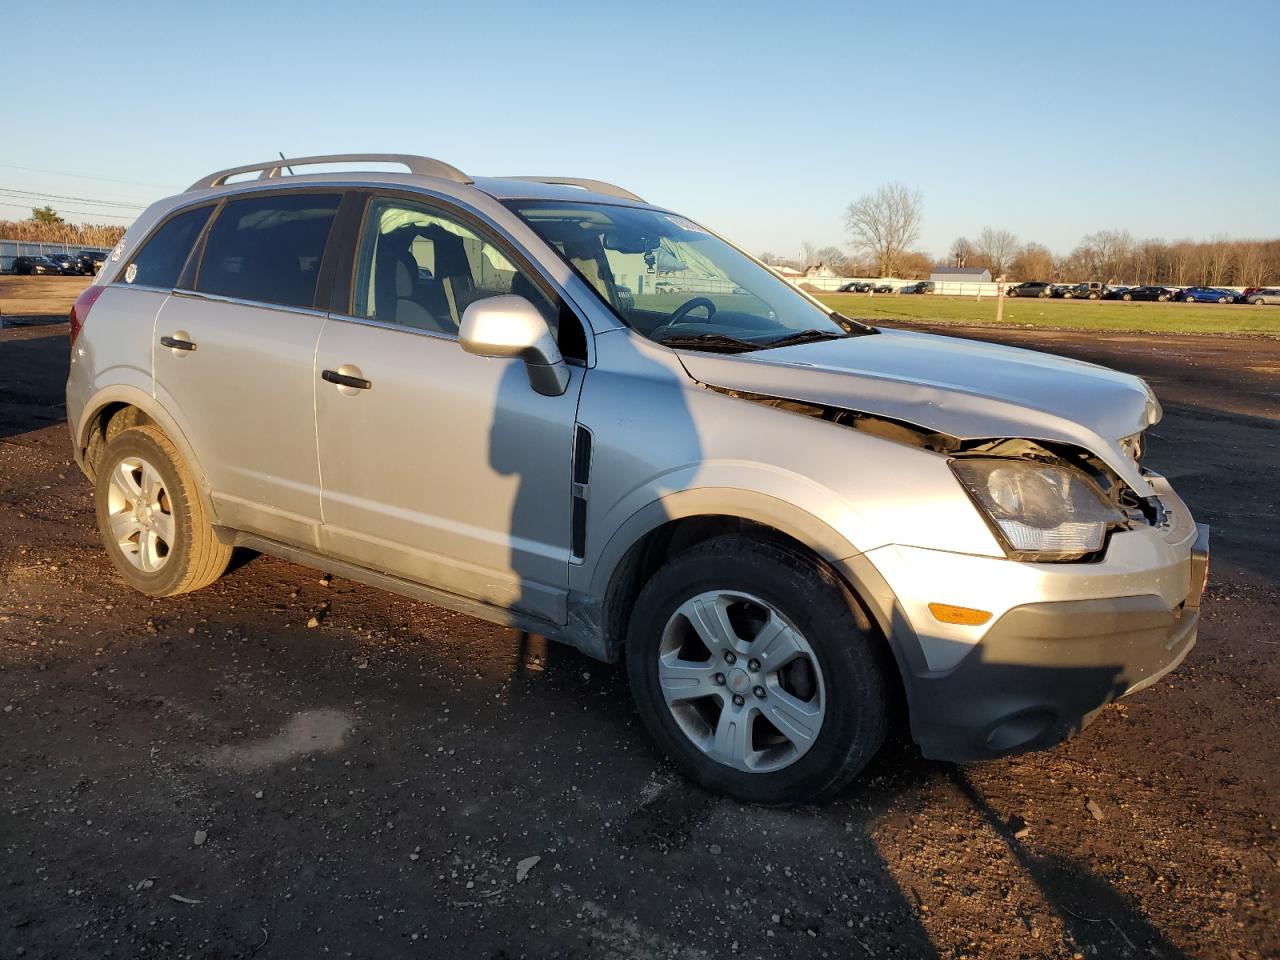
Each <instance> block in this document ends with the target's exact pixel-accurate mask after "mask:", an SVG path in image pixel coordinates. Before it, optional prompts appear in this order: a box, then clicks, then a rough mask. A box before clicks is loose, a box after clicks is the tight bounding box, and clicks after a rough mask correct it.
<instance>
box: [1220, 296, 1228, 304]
mask: <svg viewBox="0 0 1280 960" xmlns="http://www.w3.org/2000/svg"><path fill="white" fill-rule="evenodd" d="M1218 302H1219V303H1230V301H1229V300H1228V299H1227V298H1226V297H1219V298H1218Z"/></svg>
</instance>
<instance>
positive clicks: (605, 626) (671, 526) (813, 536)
mask: <svg viewBox="0 0 1280 960" xmlns="http://www.w3.org/2000/svg"><path fill="white" fill-rule="evenodd" d="M728 493H730V492H729V491H723V490H715V489H711V490H706V489H703V490H688V491H683V492H681V493H680V494H675V495H672V496H669V497H664V498H662V499H660V500H657V501H654V502H653V503H650V504H649V505H648V506H646V507H645V508H643V509H641V510H639V511H637V512H636V513H635V514H633V515H632V516H631V517H630V518H629V519H628V520H627V522H626V523H624V524H623V525H622V526H621V527H620V528H619V529H618V530H617V531H616V532H615V533H614V534H613V536H612V537H611V538H610V540H609V542H608V544H607V545H606V546H605V547H604V549H603V550H602V551H601V554H600V556H599V558H598V560H597V562H596V567H595V570H594V572H593V576H592V584H591V594H592V595H593V596H594V597H597V598H599V600H600V603H601V614H600V616H601V619H600V626H601V632H602V635H603V636H602V640H603V646H604V649H605V652H606V658H607V659H609V660H614V659H616V658H617V656H618V654H619V652H620V651H621V648H622V645H623V642H624V639H625V635H626V625H627V623H628V622H629V620H630V617H631V612H632V610H633V608H634V604H635V599H636V597H637V596H638V595H639V592H640V590H641V588H642V587H643V586H644V584H645V583H646V582H647V580H648V579H649V577H651V576H652V575H653V573H654V572H655V571H656V570H657V569H658V567H660V566H661V565H662V564H663V563H665V562H666V561H667V560H668V559H670V558H671V557H673V556H675V555H676V554H678V553H680V552H682V551H683V550H686V549H688V548H689V547H691V546H693V545H694V544H696V543H701V542H703V541H705V540H708V539H711V538H712V537H716V536H720V535H722V534H725V533H733V532H742V533H749V534H751V535H753V536H758V537H761V538H763V539H766V540H769V541H771V542H774V543H778V544H780V545H782V546H785V547H788V548H789V549H791V550H793V551H795V552H797V553H799V554H801V555H803V556H805V557H806V558H807V559H809V560H811V561H812V562H813V563H814V564H816V565H818V566H820V567H822V568H823V569H825V570H826V571H828V572H829V573H830V574H831V575H832V576H834V577H835V578H836V579H837V580H839V581H840V582H841V583H843V585H844V586H845V587H846V589H848V590H849V592H850V593H851V594H852V595H853V597H854V599H855V601H856V602H857V603H859V604H860V605H861V606H862V607H863V609H864V612H865V613H866V614H867V616H868V618H869V619H870V621H871V622H872V623H873V624H875V626H876V627H877V630H878V633H879V634H880V637H881V640H882V641H883V643H884V645H885V650H886V652H887V653H890V654H891V658H892V659H893V660H894V661H895V663H896V664H897V666H898V667H899V671H898V672H899V677H898V678H897V679H898V680H899V681H900V680H901V669H902V664H901V663H900V662H898V659H899V657H898V652H897V650H896V649H895V648H896V647H897V643H895V642H893V640H892V639H891V637H892V635H893V633H894V631H895V629H897V627H898V626H899V622H898V621H899V618H897V617H895V616H894V610H895V608H896V602H895V600H894V598H893V597H892V595H891V594H889V595H887V596H886V591H887V590H888V587H887V584H885V583H884V581H883V579H882V578H880V576H879V574H878V573H877V572H876V571H875V568H874V567H873V566H872V565H871V564H870V563H869V562H865V561H864V562H858V561H859V560H861V559H862V558H861V556H860V554H859V551H858V550H857V549H856V547H855V546H854V545H853V544H852V543H850V542H849V541H848V540H847V539H846V538H845V537H844V536H843V535H842V534H841V533H840V532H839V531H837V530H835V529H833V528H832V527H831V526H830V525H829V524H827V523H826V522H825V521H823V520H822V519H821V518H819V517H817V516H814V515H813V514H812V513H810V512H808V511H807V510H804V509H803V508H801V507H798V506H796V505H795V504H792V503H788V502H786V501H783V500H780V499H778V498H776V497H773V496H769V495H768V494H761V493H747V492H744V491H732V494H733V496H732V497H729V496H726V494H728ZM729 503H732V507H729Z"/></svg>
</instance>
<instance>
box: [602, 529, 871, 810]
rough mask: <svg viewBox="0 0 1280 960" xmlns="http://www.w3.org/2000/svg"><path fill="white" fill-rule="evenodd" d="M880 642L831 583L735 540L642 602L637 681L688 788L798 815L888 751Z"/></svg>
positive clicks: (799, 562)
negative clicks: (797, 806)
mask: <svg viewBox="0 0 1280 960" xmlns="http://www.w3.org/2000/svg"><path fill="white" fill-rule="evenodd" d="M878 643H879V639H878V637H877V635H876V634H875V631H874V629H873V628H872V626H871V623H870V622H869V620H868V619H867V617H866V614H865V613H864V612H863V611H862V608H861V607H860V606H859V605H858V603H857V601H856V600H855V599H854V598H853V597H852V596H851V595H850V594H849V592H848V591H847V590H846V589H845V587H844V586H843V584H841V583H840V582H839V581H838V580H836V578H835V577H834V576H833V575H832V574H831V573H830V572H828V571H826V570H825V569H823V568H821V567H819V566H818V565H817V564H816V563H814V562H812V561H811V560H809V559H807V558H805V557H803V556H801V555H800V554H799V553H796V552H793V551H792V550H790V549H788V548H785V547H782V546H779V545H777V544H773V543H768V542H761V541H758V540H752V539H748V538H745V537H740V536H729V537H721V538H718V539H715V540H712V541H709V542H707V543H705V544H701V545H699V546H696V547H694V548H692V549H691V550H689V551H688V552H686V553H684V554H681V555H680V556H678V557H676V558H675V559H674V560H672V561H670V562H669V563H668V564H667V565H666V566H664V567H663V568H662V569H660V570H659V571H658V572H657V573H656V574H655V575H654V576H653V578H652V579H651V580H650V581H649V583H648V584H647V585H646V586H645V588H644V589H643V590H642V591H641V594H640V596H639V598H638V599H637V601H636V606H635V613H634V614H633V616H632V620H631V625H630V630H629V633H628V638H627V672H628V675H629V677H630V680H631V689H632V694H633V696H634V698H635V701H636V706H637V708H638V710H639V713H640V716H641V718H642V719H643V720H644V722H645V725H646V726H647V727H648V729H649V732H650V733H651V734H652V735H653V737H654V739H655V740H657V741H658V744H659V746H660V747H662V749H663V751H664V752H665V753H666V754H667V755H668V756H669V757H670V758H671V759H672V760H673V761H674V762H675V764H676V766H678V767H679V768H680V769H681V770H682V771H683V772H684V774H685V775H686V776H688V777H689V778H690V779H691V780H694V781H695V782H697V783H699V784H701V785H702V786H703V787H706V788H707V789H709V790H714V791H716V792H719V793H724V794H727V795H728V796H731V797H734V798H735V799H738V800H742V801H745V802H749V803H762V804H768V805H786V804H794V803H803V802H807V801H812V800H817V799H821V798H823V797H827V796H830V795H832V794H834V793H836V792H837V791H839V790H840V789H841V788H842V787H844V786H845V785H846V784H848V783H849V782H850V781H851V780H852V779H853V778H854V777H855V776H857V774H858V773H859V772H860V771H861V770H862V769H863V767H865V766H866V764H867V763H868V761H870V759H871V758H872V757H873V756H874V755H875V752H876V751H877V750H878V749H879V747H880V744H881V743H882V742H883V741H884V737H885V732H886V728H887V726H888V720H887V694H886V683H885V677H884V671H883V668H882V666H881V662H880V652H879V651H880V648H879V647H878V646H877V644H878Z"/></svg>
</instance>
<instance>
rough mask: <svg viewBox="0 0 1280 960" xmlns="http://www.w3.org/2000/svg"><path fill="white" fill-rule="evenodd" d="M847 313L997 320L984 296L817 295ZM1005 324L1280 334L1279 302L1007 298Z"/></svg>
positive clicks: (972, 321)
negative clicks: (1270, 304)
mask: <svg viewBox="0 0 1280 960" xmlns="http://www.w3.org/2000/svg"><path fill="white" fill-rule="evenodd" d="M815 296H817V297H818V299H819V300H821V301H822V302H823V303H825V304H827V305H828V306H830V307H831V308H832V309H834V310H839V311H840V312H841V313H843V314H844V315H845V316H847V317H856V318H860V319H864V320H907V321H910V320H927V321H929V322H931V323H962V324H987V325H991V326H994V325H995V322H996V302H995V299H994V298H987V297H984V298H983V299H982V300H975V299H974V298H973V297H939V296H932V295H923V296H917V295H910V294H908V295H905V296H896V295H893V294H889V295H885V294H880V295H877V296H871V297H869V296H867V295H866V294H865V293H822V294H815ZM1001 322H1002V325H1004V326H1011V327H1053V328H1057V329H1060V330H1123V331H1129V332H1151V333H1214V334H1249V335H1253V336H1258V335H1263V336H1272V337H1280V307H1274V306H1252V305H1249V304H1217V303H1205V304H1185V303H1123V302H1120V301H1114V300H1021V299H1017V298H1014V299H1006V300H1005V302H1004V318H1003V320H1002V321H1001Z"/></svg>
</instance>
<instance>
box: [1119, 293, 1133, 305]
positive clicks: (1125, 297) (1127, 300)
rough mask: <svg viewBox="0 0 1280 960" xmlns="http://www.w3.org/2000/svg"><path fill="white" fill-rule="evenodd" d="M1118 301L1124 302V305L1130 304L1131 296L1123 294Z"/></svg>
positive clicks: (1130, 294)
mask: <svg viewBox="0 0 1280 960" xmlns="http://www.w3.org/2000/svg"><path fill="white" fill-rule="evenodd" d="M1120 299H1121V300H1124V301H1125V302H1126V303H1128V302H1131V301H1132V300H1133V294H1132V293H1126V294H1123V295H1121V297H1120Z"/></svg>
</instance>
